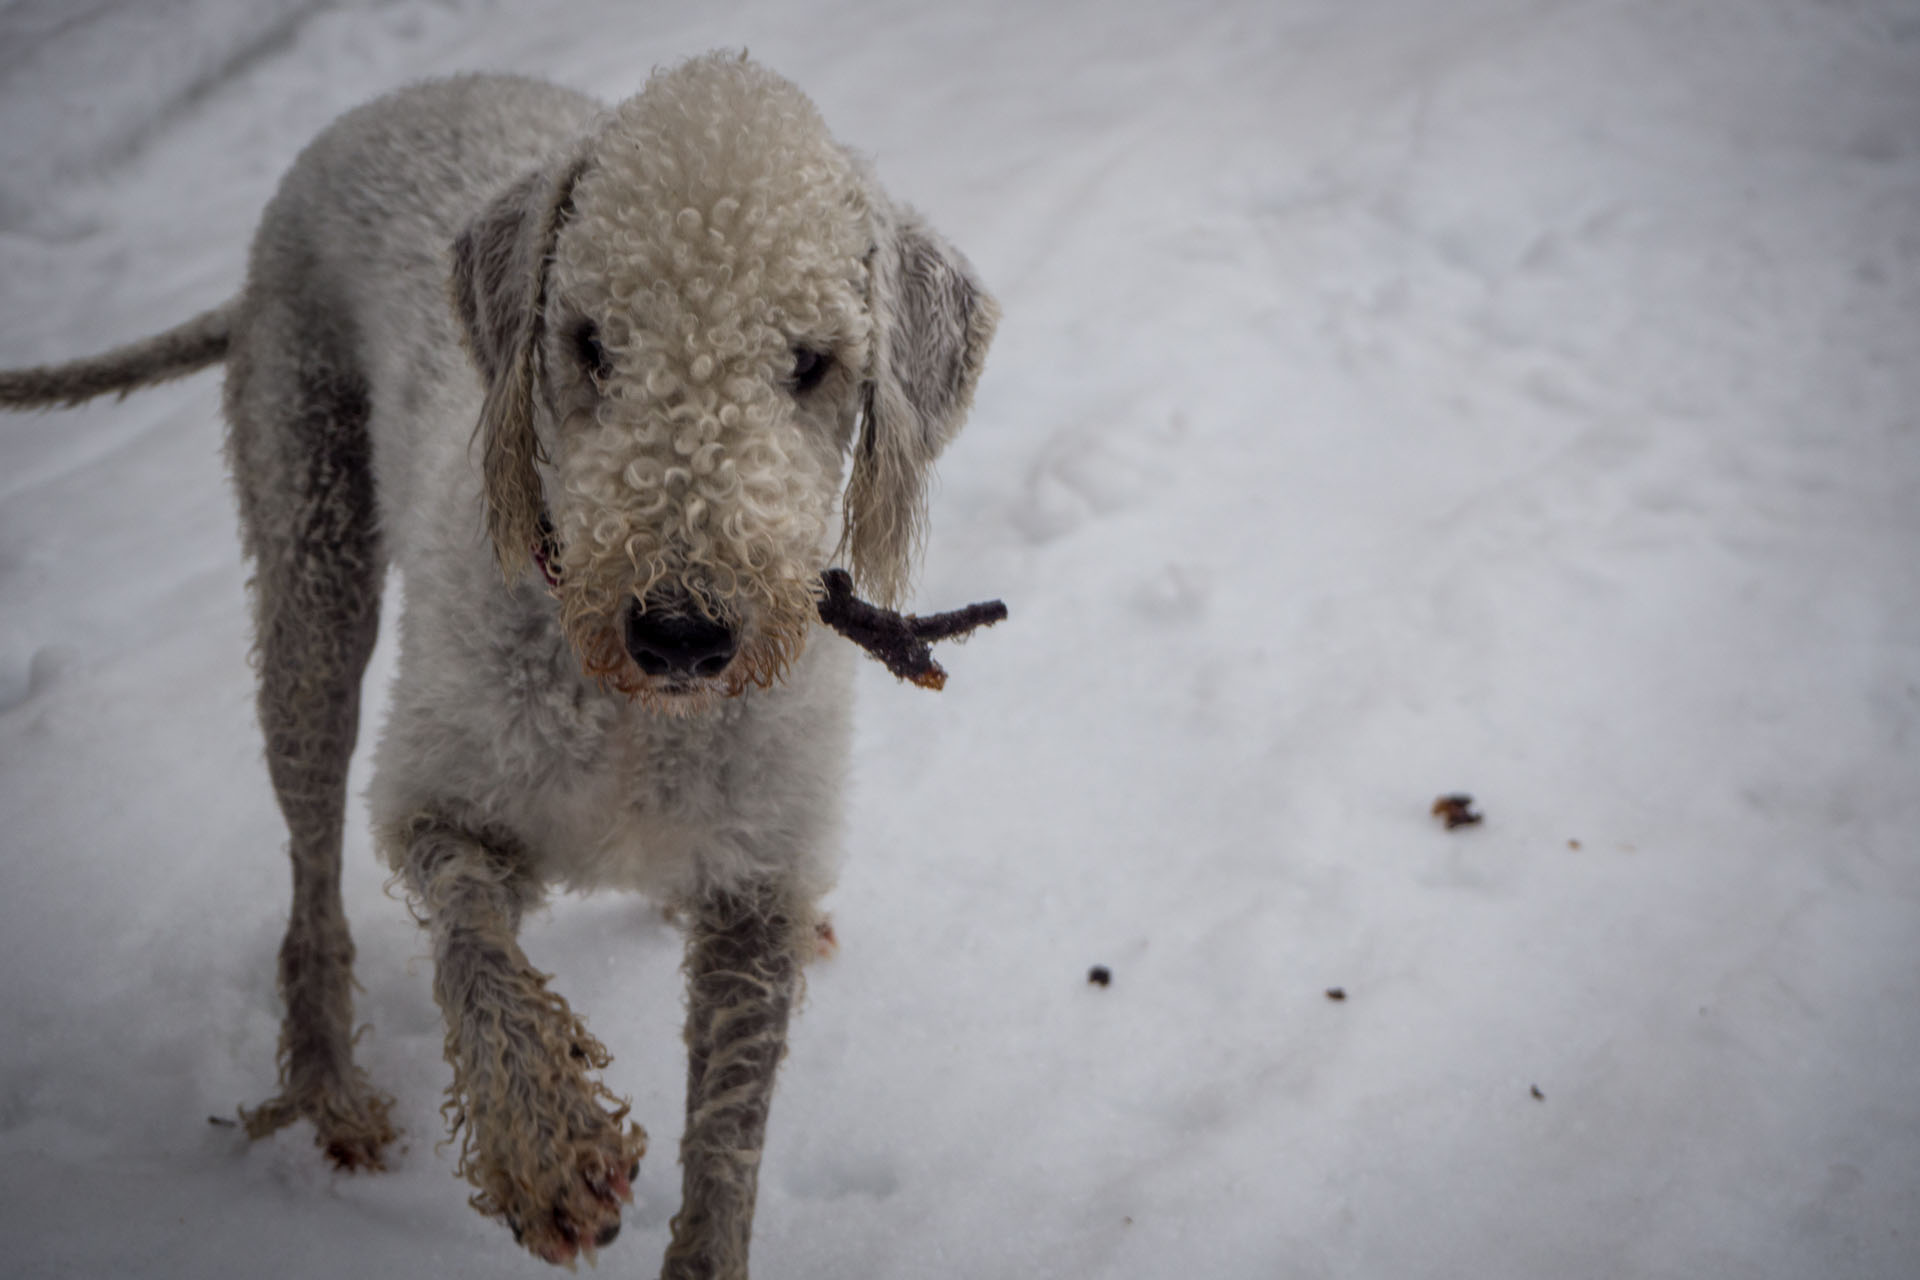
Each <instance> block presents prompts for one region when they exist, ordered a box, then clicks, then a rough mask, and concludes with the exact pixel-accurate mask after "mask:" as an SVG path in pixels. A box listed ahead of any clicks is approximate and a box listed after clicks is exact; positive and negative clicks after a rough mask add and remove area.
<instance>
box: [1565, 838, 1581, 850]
mask: <svg viewBox="0 0 1920 1280" xmlns="http://www.w3.org/2000/svg"><path fill="white" fill-rule="evenodd" d="M1567 848H1569V849H1571V850H1573V851H1574V852H1575V853H1578V852H1580V842H1579V841H1578V840H1569V841H1567Z"/></svg>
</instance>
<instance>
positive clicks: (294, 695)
mask: <svg viewBox="0 0 1920 1280" xmlns="http://www.w3.org/2000/svg"><path fill="white" fill-rule="evenodd" d="M998 314H999V312H998V307H997V305H996V303H995V302H994V300H993V298H992V297H991V296H990V295H989V294H988V293H987V291H986V289H985V288H984V287H983V285H982V284H981V282H980V280H979V278H978V276H977V275H976V273H975V271H974V270H973V268H972V267H971V266H970V265H969V263H968V262H967V260H966V259H965V258H964V257H963V256H962V255H961V254H960V253H959V252H958V251H957V250H956V249H954V247H953V246H952V245H951V244H949V243H948V242H947V241H946V240H944V239H943V238H942V237H941V236H939V235H938V234H937V233H936V232H935V231H933V230H932V229H931V228H930V227H928V226H927V224H926V223H925V222H924V221H923V220H922V219H921V218H920V216H919V215H918V214H916V213H915V212H914V211H912V210H911V209H909V208H907V207H905V206H904V205H901V204H898V203H896V202H894V201H893V200H892V199H890V198H889V197H888V196H887V195H886V193H885V192H884V191H883V190H882V189H881V187H880V186H879V184H878V183H877V181H876V180H875V178H874V177H873V175H872V173H871V172H870V169H869V167H868V166H867V165H866V164H865V163H864V162H862V161H861V160H859V159H857V158H856V157H855V156H854V155H853V154H852V153H850V152H849V151H848V150H847V149H845V148H844V147H842V146H841V145H839V144H838V143H836V142H835V141H834V140H833V138H832V137H831V135H830V134H829V133H828V132H827V129H826V127H825V125H824V124H823V122H822V121H821V118H820V115H819V113H818V111H817V110H816V109H815V107H814V106H813V104H812V103H811V102H810V101H809V100H808V99H807V98H806V97H805V96H804V95H803V94H802V93H801V92H800V91H799V90H798V89H797V88H795V87H794V86H793V85H792V84H790V83H789V82H787V81H786V80H784V79H782V78H780V77H779V76H777V75H775V74H773V73H772V72H770V71H768V70H766V69H764V68H762V67H760V66H759V65H757V64H755V63H753V62H751V61H749V60H747V59H746V58H745V56H744V55H732V54H712V55H708V56H705V57H700V58H696V59H693V60H692V61H689V62H686V63H684V64H682V65H679V66H677V67H674V68H671V69H668V70H664V71H661V72H658V73H656V74H655V75H653V76H652V77H651V78H650V79H649V80H648V82H647V83H646V85H645V87H644V88H643V89H642V91H641V92H640V93H639V94H637V95H636V96H634V97H632V98H630V99H628V100H627V101H625V102H623V103H621V104H620V105H618V106H616V107H613V108H606V107H604V106H602V105H601V104H599V103H597V102H595V101H593V100H591V99H589V98H586V97H583V96H581V95H579V94H577V93H574V92H572V91H570V90H567V89H563V88H559V87H556V86H553V85H549V84H544V83H540V82H537V81H533V80H528V79H522V78H517V77H510V76H491V75H476V76H465V77H458V78H453V79H447V80H441V81H437V82H430V83H426V84H421V85H416V86H413V87H410V88H406V89H403V90H400V91H398V92H396V93H394V94H391V95H389V96H387V97H384V98H381V99H379V100H377V101H375V102H373V103H371V104H369V105H367V106H363V107H361V108H359V109H357V110H354V111H352V112H349V113H348V114H347V115H345V116H343V117H342V118H341V119H339V120H338V121H337V122H335V123H334V124H333V125H332V126H330V127H329V128H328V129H327V130H325V131H324V132H323V133H322V134H321V135H320V136H319V137H318V138H317V139H316V140H315V141H314V142H313V143H312V144H311V145H309V146H308V147H307V149H306V150H305V151H304V152H303V153H302V154H301V156H300V157H299V159H298V160H297V161H296V163H295V164H294V166H293V168H292V169H291V170H290V172H289V173H288V174H287V176H286V178H285V179H284V180H283V182H282V184H281V186H280V188H279V191H278V193H277V194H276V195H275V196H274V198H273V200H272V201H271V202H270V203H269V205H268V206H267V208H266V211H265V213H264V215H263V217H262V221H261V224H260V228H259V231H258V233H257V235H256V237H255V239H254V242H253V247H252V251H251V256H250V259H249V263H248V269H247V277H246V283H245V285H244V287H243V288H242V290H241V292H240V293H239V295H238V296H237V297H235V298H234V299H232V300H231V301H229V302H227V303H226V304H224V305H222V306H220V307H217V308H215V309H213V310H212V311H209V312H207V313H206V314H204V315H201V316H199V317H197V318H195V319H193V320H190V321H188V322H187V323H185V324H183V325H181V326H179V327H177V328H175V329H172V330H170V331H168V332H166V333H163V334H160V335H158V336H156V337H153V338H149V339H146V340H144V341H140V342H136V343H133V344H131V345H129V346H126V347H122V348H120V349H118V350H116V351H112V352H109V353H107V354H106V355H103V356H100V357H97V358H93V359H87V360H80V361H75V362H73V363H70V364H65V365H56V366H51V367H46V368H40V369H31V370H21V371H14V372H8V373H3V374H0V406H4V407H8V408H15V409H19V408H30V407H37V406H51V405H59V404H74V403H78V402H79V401H82V400H85V399H87V398H90V397H93V396H97V395H101V394H105V393H108V392H118V393H122V394H124V393H126V392H127V391H129V390H132V389H134V388H137V387H140V386H144V385H149V384H152V383H156V382H160V381H163V380H166V379H169V378H174V377H178V376H181V375H184V374H187V373H190V372H192V371H193V370H196V369H199V368H203V367H206V366H209V365H212V364H216V363H224V364H225V367H226V384H225V393H224V410H225V416H226V419H227V423H228V432H227V455H228V462H229V465H230V469H231V471H232V474H233V478H234V482H235V486H236V489H237V491H238V498H239V509H240V518H241V525H242V533H243V542H244V547H245V552H246V555H247V557H248V559H249V560H250V562H251V565H252V569H253V579H252V590H251V598H252V604H253V615H254V625H255V655H256V659H257V665H258V669H259V682H260V689H259V715H260V722H261V726H262V728H263V730H264V733H265V737H266V754H267V763H268V766H269V773H270V775H271V778H272V782H273V787H274V791H275V794H276V796H277V798H278V800H279V804H280V808H281V810H282V812H283V813H284V814H285V817H286V821H287V826H288V829H289V832H290V835H291V840H290V846H289V848H290V853H291V857H292V861H293V871H294V894H293V907H292V912H291V916H290V919H289V922H288V926H287V933H286V938H285V941H284V943H283V945H282V947H281V950H280V955H279V985H280V991H281V994H282V996H283V998H284V1001H285V1006H286V1011H285V1021H284V1025H283V1031H282V1036H281V1041H280V1048H279V1062H278V1065H279V1086H278V1088H279V1091H278V1094H277V1096H275V1097H274V1098H272V1099H271V1100H269V1101H267V1102H266V1103H264V1104H263V1105H261V1106H259V1107H257V1108H252V1109H243V1111H242V1116H243V1119H244V1121H245V1125H246V1129H247V1132H248V1133H249V1134H250V1135H252V1136H254V1137H258V1136H261V1135H264V1134H268V1133H271V1132H274V1131H275V1130H278V1129H280V1128H282V1127H283V1126H285V1125H288V1124H291V1123H293V1122H295V1121H298V1120H305V1121H308V1122H310V1123H311V1124H312V1125H313V1127H314V1130H315V1134H316V1141H317V1143H318V1145H319V1146H320V1147H321V1148H322V1149H323V1150H324V1151H325V1152H326V1154H327V1156H328V1157H329V1158H330V1159H331V1160H332V1161H333V1162H334V1163H335V1164H336V1165H338V1166H340V1167H341V1168H344V1169H377V1168H380V1167H381V1165H382V1160H383V1151H384V1150H385V1149H386V1148H387V1146H388V1144H389V1143H391V1142H392V1141H393V1139H394V1136H395V1134H394V1129H393V1126H392V1123H391V1122H390V1120H389V1114H388V1113H389V1108H390V1105H391V1100H390V1099H389V1098H388V1097H387V1096H386V1095H385V1094H383V1093H381V1092H380V1091H379V1090H378V1089H376V1088H375V1087H374V1085H373V1084H372V1083H371V1082H370V1081H369V1080H368V1079H367V1077H366V1076H365V1075H364V1074H363V1072H362V1071H361V1069H360V1068H359V1067H358V1066H356V1064H355V1063H354V1060H353V1039H354V1027H353V999H352V988H353V979H352V962H353V943H352V940H351V937H350V935H349V932H348V928H347V922H346V917H345V914H344V910H343V907H342V904H341V897H340V848H341V829H342V824H343V820H344V812H345V788H346V777H347V762H348V757H349V755H350V754H351V752H352V749H353V745H354V741H355V737H356V733H357V728H358V719H359V706H360V681H361V676H362V673H363V671H364V669H365V666H366V662H367V659H368V655H369V653H370V651H371V650H372V648H373V643H374V637H375V633H376V631H377V629H378V624H379V613H380V598H381V587H382V580H383V577H384V575H385V571H386V568H387V567H388V566H389V565H392V566H394V567H396V568H397V569H398V570H399V572H400V573H401V574H402V576H403V578H404V581H405V584H406V592H405V605H404V609H403V611H402V616H401V618H400V624H399V625H400V645H399V650H400V651H399V665H398V674H397V677H396V680H395V684H394V688H393V691H392V698H391V710H390V712H389V717H388V722H387V725H386V729H385V732H384V734H383V735H382V737H381V740H380V742H379V745H378V750H377V754H376V758H375V778H374V781H373V783H372V786H371V789H370V792H369V800H370V805H371V808H372V811H373V817H374V823H375V829H376V842H377V845H378V847H379V849H380V850H381V852H382V855H383V856H384V858H385V859H386V860H387V862H388V863H389V864H390V866H391V867H392V868H393V871H394V873H395V877H396V880H397V881H398V882H399V883H400V884H401V885H402V886H404V888H405V891H406V894H407V897H408V901H409V904H410V906H411V908H412V910H413V911H414V913H415V915H416V917H417V918H418V919H419V921H420V922H421V923H422V925H423V926H424V928H425V929H426V931H427V932H428V934H429V936H430V938H431V945H432V954H433V961H434V979H433V990H434V996H435V999H436V1000H437V1002H438V1004H439V1006H440V1008H441V1010H442V1011H443V1013H444V1014H445V1019H446V1057H447V1061H448V1063H449V1064H450V1065H451V1066H452V1068H453V1080H452V1084H451V1086H450V1088H449V1091H448V1100H447V1104H446V1107H445V1108H444V1110H445V1112H446V1114H447V1115H448V1117H449V1119H450V1124H451V1130H452V1134H453V1136H454V1137H455V1138H456V1139H457V1140H458V1143H459V1161H458V1172H459V1173H460V1174H461V1175H462V1176H464V1177H465V1178H466V1179H468V1180H469V1181H470V1182H471V1183H472V1185H473V1187H474V1188H475V1191H474V1194H473V1196H472V1203H473V1205H474V1207H475V1208H477V1209H478V1210H480V1211H481V1212H482V1213H484V1214H487V1215H489V1216H491V1217H493V1218H497V1219H499V1220H501V1221H502V1222H503V1223H505V1224H506V1225H507V1226H508V1227H509V1228H511V1230H512V1231H513V1233H514V1236H515V1238H516V1239H517V1240H519V1241H520V1242H521V1243H522V1244H523V1245H524V1246H525V1247H526V1248H527V1249H528V1250H530V1251H531V1252H532V1253H534V1254H535V1255H537V1256H538V1257H540V1258H543V1259H546V1260H547V1261H549V1262H556V1263H570V1262H571V1261H572V1260H573V1259H574V1258H576V1257H577V1256H585V1257H588V1258H589V1259H591V1258H592V1257H593V1256H594V1254H595V1251H596V1250H598V1249H600V1248H604V1247H605V1246H606V1245H608V1244H610V1243H611V1242H612V1240H613V1239H614V1236H615V1235H616V1233H617V1232H618V1230H619V1226H620V1206H621V1204H622V1202H623V1201H627V1200H630V1198H631V1181H632V1179H633V1178H634V1177H635V1176H636V1173H637V1169H638V1161H639V1159H640V1157H641V1156H642V1154H643V1153H644V1151H645V1147H646V1139H645V1134H644V1133H643V1131H642V1130H641V1129H640V1127H639V1126H638V1125H637V1124H634V1123H633V1122H631V1121H630V1120H628V1118H627V1107H626V1106H625V1105H624V1104H623V1103H622V1102H621V1101H620V1100H619V1099H618V1098H617V1097H615V1095H614V1094H613V1093H612V1092H611V1090H610V1089H609V1088H608V1087H607V1086H606V1084H605V1083H603V1081H602V1078H601V1073H602V1072H603V1071H604V1069H605V1068H606V1067H607V1065H608V1062H609V1058H608V1054H607V1052H606V1050H605V1048H604V1047H603V1046H602V1045H601V1044H600V1043H599V1042H598V1041H597V1040H596V1039H595V1038H594V1037H593V1036H592V1035H591V1034H590V1033H589V1032H588V1030H587V1028H586V1026H585V1024H584V1023H583V1022H582V1020H581V1019H580V1017H579V1016H578V1015H576V1014H575V1012H574V1011H573V1010H572V1008H571V1007H570V1006H569V1005H568V1004H567V1002H566V1000H565V999H563V998H562V997H561V996H560V994H559V993H557V992H556V991H554V990H552V989H551V988H550V987H549V986H548V984H547V978H546V976H545V975H543V974H541V973H540V972H539V971H538V970H536V969H535V968H534V967H533V966H532V965H531V964H530V963H529V962H528V959H527V957H526V956H525V955H524V954H523V953H522V951H521V949H520V947H519V945H518V943H517V941H516V933H517V928H518V925H519V921H520V919H521V916H522V915H523V914H524V913H525V912H526V910H527V909H528V907H530V906H532V905H534V904H536V903H537V902H539V901H540V900H541V898H542V895H543V894H544V893H545V892H547V890H548V889H549V888H554V887H558V888H580V889H584V888H596V887H603V886H618V887H624V888H631V889H636V890H640V891H643V892H646V893H648V894H651V895H653V896H654V897H656V898H657V899H659V900H660V901H662V902H664V903H665V904H667V905H668V907H669V908H670V910H671V912H672V914H673V915H674V917H675V918H676V919H678V920H680V921H682V922H683V926H684V928H685V932H686V958H685V965H684V971H685V976H686V983H687V1006H688V1014H687V1023H686V1043H687V1049H688V1073H687V1075H688V1078H687V1111H686V1127H685V1134H684V1137H683V1139H682V1143H681V1149H680V1160H681V1165H682V1174H683V1182H682V1193H681V1204H680V1210H679V1212H678V1214H676V1215H675V1216H674V1218H673V1222H672V1230H671V1241H670V1243H669V1245H668V1248H667V1252H666V1259H665V1263H664V1267H663V1272H662V1274H663V1275H665V1276H669V1277H696V1276H698V1277H744V1276H745V1275H747V1259H748V1245H749V1240H750V1236H751V1229H752V1220H753V1207H754V1199H755V1193H756V1184H757V1172H758V1166H759V1160H760V1153H761V1151H762V1147H763V1141H764V1135H765V1131H766V1123H767V1111H768V1105H769V1101H770V1098H771V1095H772V1089H773V1082H774V1075H775V1071H776V1068H777V1067H778V1064H779V1062H780V1059H781V1057H782V1056H783V1054H784V1052H785V1046H786V1029H787V1021H788V1017H789V1014H790V1012H791V1010H792V1006H793V1003H794V1000H795V998H796V993H797V990H798V984H799V981H800V973H801V966H802V965H803V963H804V962H805V961H806V960H807V959H808V958H809V956H810V955H811V954H812V953H813V952H814V951H815V950H816V948H817V946H818V942H817V938H818V934H817V930H818V929H819V927H820V925H821V922H822V917H821V915H820V913H819V909H818V906H817V904H818V901H819V899H820V897H821V895H822V894H823V893H824V892H825V890H826V889H827V888H828V887H829V884H830V881H831V878H832V871H833V859H832V856H831V850H832V846H833V844H834V842H835V838H836V829H837V823H838V820H839V796H840V793H841V790H842V784H843V778H844V774H845V771H846V767H847V756H848V740H849V731H850V696H851V689H852V663H853V656H852V653H851V651H850V650H849V649H848V647H847V646H845V645H840V644H837V643H827V642H821V643H809V639H810V633H811V631H812V628H813V626H814V624H815V622H816V621H817V618H816V603H817V600H818V597H819V595H820V591H821V586H820V574H821V571H822V569H823V567H824V566H825V565H827V563H828V562H829V561H830V560H832V559H834V558H835V557H837V556H844V557H845V558H846V559H847V561H848V562H849V564H850V566H851V569H852V572H853V574H854V578H855V581H856V582H857V584H858V586H859V588H860V590H861V591H863V592H864V593H866V594H869V595H871V596H872V597H873V598H874V599H875V600H876V601H878V602H879V603H881V604H891V603H893V602H896V601H897V600H898V599H899V598H900V597H901V596H902V595H903V594H904V593H905V591H906V590H907V586H908V581H909V577H910V573H911V569H912V566H913V564H914V563H915V560H916V557H917V555H918V551H919V547H920V544H921V541H922V537H923V533H924V528H925V513H926V501H927V499H926V495H927V483H928V475H929V469H930V467H931V466H932V464H933V462H934V460H935V458H936V457H937V456H938V455H939V454H940V452H941V451H942V450H943V449H944V448H945V446H946V445H947V444H948V442H949V441H950V440H951V439H952V438H953V436H954V435H955V434H956V433H957V432H958V431H959V429H960V428H961V426H962V425H963V423H964V422H965V419H966V417H967V413H968V410H969V407H970V404H971V401H972V397H973V392H974V388H975V385H976V383H977V381H978V379H979V376H980V371H981V366H982V362H983V360H984V358H985V355H986V351H987V347H988V345H989V343H990V342H991V340H992V336H993V332H994V327H995V325H996V323H997V319H998Z"/></svg>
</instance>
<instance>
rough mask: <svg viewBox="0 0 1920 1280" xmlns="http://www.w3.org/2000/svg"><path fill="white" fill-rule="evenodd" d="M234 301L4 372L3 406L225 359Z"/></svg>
mask: <svg viewBox="0 0 1920 1280" xmlns="http://www.w3.org/2000/svg"><path fill="white" fill-rule="evenodd" d="M234 309H235V304H234V303H233V302H225V303H222V304H221V305H219V306H217V307H215V308H214V309H213V310H211V311H206V312H202V313H201V314H199V315H197V316H195V317H194V318H193V319H191V320H189V321H187V322H186V323H185V324H182V325H175V326H174V327H173V328H171V329H169V330H167V331H166V332H165V333H156V334H154V335H153V336H152V337H151V338H142V339H140V341H138V342H130V343H128V344H127V345H126V346H124V347H116V348H115V349H114V350H112V351H109V352H107V353H106V354H105V355H98V356H91V357H89V358H87V359H85V360H72V361H69V362H68V363H66V364H48V365H41V366H40V367H39V368H37V369H3V370H0V409H47V408H51V407H53V406H55V405H60V406H68V405H76V404H79V403H80V402H81V401H83V400H91V399H93V398H94V397H95V396H103V395H106V394H107V393H108V392H109V391H117V392H119V393H120V394H121V395H122V396H124V395H126V394H127V393H128V392H129V391H135V390H138V389H139V388H141V387H150V386H153V385H154V384H155V383H159V382H166V381H168V380H169V379H172V378H180V377H185V376H186V375H187V374H189V373H192V372H193V371H194V370H196V369H204V368H206V367H207V366H208V365H210V364H218V363H220V362H221V361H222V360H224V359H226V358H227V346H228V343H229V342H230V340H231V339H232V336H233V314H234Z"/></svg>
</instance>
